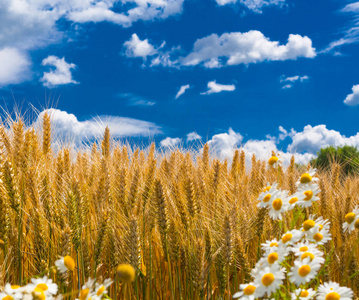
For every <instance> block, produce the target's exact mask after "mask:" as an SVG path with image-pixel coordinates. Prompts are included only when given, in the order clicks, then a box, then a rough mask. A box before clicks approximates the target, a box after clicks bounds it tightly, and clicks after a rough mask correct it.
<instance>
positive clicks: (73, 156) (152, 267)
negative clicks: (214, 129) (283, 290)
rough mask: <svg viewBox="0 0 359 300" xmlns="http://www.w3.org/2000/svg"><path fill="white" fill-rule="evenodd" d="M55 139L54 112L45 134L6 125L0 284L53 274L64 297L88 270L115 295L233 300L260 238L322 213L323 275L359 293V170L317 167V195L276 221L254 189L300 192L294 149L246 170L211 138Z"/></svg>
mask: <svg viewBox="0 0 359 300" xmlns="http://www.w3.org/2000/svg"><path fill="white" fill-rule="evenodd" d="M51 144H52V141H51V121H50V117H49V116H48V115H47V114H45V116H44V119H43V126H42V128H41V130H38V131H36V130H35V129H34V128H32V127H26V126H25V124H24V122H23V121H22V120H21V119H17V120H15V121H13V122H11V125H10V126H5V125H3V126H1V127H0V149H1V155H0V170H1V182H0V290H1V287H4V285H5V283H7V282H11V283H12V284H18V285H24V284H26V283H27V282H29V280H30V278H32V277H36V276H43V275H47V276H48V277H49V278H51V279H52V280H53V281H54V282H56V283H57V284H58V286H59V290H60V291H61V293H63V294H64V295H65V298H66V299H75V298H76V297H77V295H78V292H79V287H81V286H82V285H83V284H84V283H85V282H86V281H87V280H88V279H89V278H96V280H104V279H106V278H112V279H113V280H114V284H112V285H111V286H110V287H109V290H108V296H106V297H107V298H108V297H110V298H111V299H172V300H174V299H184V300H186V299H232V296H233V295H234V293H236V292H237V291H238V287H239V285H240V284H242V283H246V282H249V281H250V280H251V274H250V271H251V269H252V268H253V267H254V266H255V264H256V262H257V261H258V259H259V258H260V257H261V255H262V250H261V243H264V242H265V241H266V240H270V239H273V238H277V239H280V238H281V236H282V235H283V233H284V232H285V231H286V230H290V229H291V228H293V227H294V226H297V227H298V228H299V227H300V226H301V224H302V223H303V221H304V220H305V219H307V218H308V216H309V215H311V214H315V215H317V216H322V217H323V218H325V219H328V220H329V221H330V223H331V225H330V226H331V234H332V240H331V242H330V243H328V244H327V245H326V246H325V251H326V254H327V255H328V257H329V259H328V261H327V263H326V265H325V268H324V271H323V272H322V273H321V274H320V281H321V282H324V281H329V280H333V281H336V282H338V283H340V284H342V285H345V286H347V287H350V288H351V289H352V290H353V292H354V294H355V295H356V297H359V247H358V245H359V231H358V230H356V231H354V232H353V233H351V234H348V233H344V232H343V229H342V223H343V222H344V218H345V215H346V214H347V213H348V212H349V211H351V210H352V209H354V207H355V205H357V204H359V202H358V199H359V177H355V176H346V175H344V174H342V172H341V166H340V165H338V164H334V165H333V167H332V168H331V170H328V171H325V172H318V173H317V175H316V176H317V177H318V178H319V187H320V190H321V192H320V194H319V197H320V200H319V201H317V202H315V203H314V204H313V206H311V207H309V208H306V209H303V210H302V211H300V212H298V211H297V212H294V211H288V212H287V213H286V214H285V215H284V217H283V220H282V221H273V220H271V219H270V218H269V216H268V212H267V210H266V209H264V208H261V209H259V208H258V207H257V198H258V195H259V194H260V193H261V192H262V190H263V188H264V187H265V186H266V185H267V183H273V182H277V183H278V186H279V187H280V188H282V189H286V190H288V191H290V192H291V193H294V192H295V191H296V188H297V187H296V181H297V180H298V178H299V177H300V175H301V173H302V172H303V171H305V170H307V166H298V165H296V164H295V161H294V157H293V158H292V160H291V161H290V165H289V167H288V168H282V167H281V166H279V167H277V168H270V167H269V166H268V163H267V161H260V160H258V159H257V158H256V157H255V156H253V157H251V166H250V167H249V166H246V155H245V152H244V151H241V150H236V151H235V153H234V156H233V158H231V159H230V160H220V159H218V158H216V157H212V156H211V155H210V149H209V146H208V144H205V145H204V146H203V151H202V152H199V151H197V152H196V153H194V152H193V151H191V152H190V151H188V152H187V151H186V150H173V151H169V152H160V151H158V150H156V149H155V145H154V144H152V145H151V146H150V147H148V148H146V149H144V150H141V149H137V148H132V149H131V148H130V147H128V146H125V145H123V144H121V143H120V142H116V141H114V140H113V139H111V136H110V132H109V130H108V129H106V130H105V132H104V136H103V140H102V141H98V142H97V143H94V144H93V146H92V148H91V149H84V150H78V149H75V148H71V147H66V146H63V147H61V149H60V150H58V151H54V150H52V149H51ZM270 156H271V153H268V158H269V157H270ZM308 168H309V166H308ZM65 255H69V256H71V257H73V259H74V261H75V263H76V268H75V269H74V271H73V272H68V273H66V274H60V273H58V272H56V269H54V268H53V266H54V262H55V261H56V260H57V259H58V258H59V257H61V256H65ZM119 264H130V265H132V266H133V267H134V269H135V271H136V276H135V280H134V281H133V282H132V283H129V284H124V283H121V282H120V281H119V280H117V278H116V277H117V276H118V275H117V273H116V267H117V266H118V265H119ZM288 285H290V283H289V282H287V281H285V282H284V286H288ZM288 299H290V298H288Z"/></svg>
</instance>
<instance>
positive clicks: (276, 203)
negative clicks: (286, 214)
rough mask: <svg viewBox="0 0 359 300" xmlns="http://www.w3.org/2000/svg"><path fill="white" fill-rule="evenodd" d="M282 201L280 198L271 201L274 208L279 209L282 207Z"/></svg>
mask: <svg viewBox="0 0 359 300" xmlns="http://www.w3.org/2000/svg"><path fill="white" fill-rule="evenodd" d="M282 205H283V202H282V199H279V198H277V199H275V200H274V201H273V203H272V206H273V208H274V209H275V210H280V209H281V208H282Z"/></svg>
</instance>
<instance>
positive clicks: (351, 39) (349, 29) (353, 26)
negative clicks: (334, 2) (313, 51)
mask: <svg viewBox="0 0 359 300" xmlns="http://www.w3.org/2000/svg"><path fill="white" fill-rule="evenodd" d="M340 12H341V13H344V14H351V15H353V18H352V20H351V22H350V24H349V26H345V27H346V29H345V30H344V32H342V34H343V35H344V36H343V37H341V38H339V39H337V40H334V41H332V42H331V43H330V44H329V45H328V46H327V47H326V48H325V49H324V50H322V51H321V53H329V52H332V53H333V54H334V55H340V52H338V51H337V50H336V48H338V47H341V46H343V45H347V44H352V43H357V42H359V2H354V3H350V4H347V5H346V6H344V8H342V9H341V10H340Z"/></svg>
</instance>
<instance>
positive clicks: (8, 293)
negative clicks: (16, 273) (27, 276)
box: [0, 283, 23, 300]
mask: <svg viewBox="0 0 359 300" xmlns="http://www.w3.org/2000/svg"><path fill="white" fill-rule="evenodd" d="M22 292H23V288H22V287H20V286H19V285H11V284H10V283H7V284H5V288H4V292H3V293H0V299H1V300H2V299H4V300H7V299H9V300H10V299H11V300H12V299H13V300H17V299H22Z"/></svg>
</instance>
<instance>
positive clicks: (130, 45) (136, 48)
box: [124, 33, 157, 60]
mask: <svg viewBox="0 0 359 300" xmlns="http://www.w3.org/2000/svg"><path fill="white" fill-rule="evenodd" d="M124 46H125V47H126V55H127V56H128V57H142V58H143V59H144V60H145V59H146V58H147V56H152V55H154V54H156V53H157V50H155V48H154V47H153V46H152V45H151V44H150V43H149V42H148V39H145V40H142V41H141V40H140V38H139V37H138V35H137V34H136V33H134V34H132V37H131V39H130V40H129V41H127V42H125V43H124Z"/></svg>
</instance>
